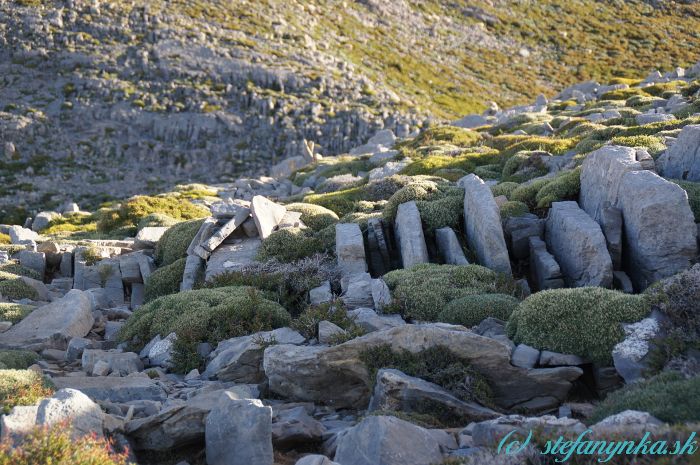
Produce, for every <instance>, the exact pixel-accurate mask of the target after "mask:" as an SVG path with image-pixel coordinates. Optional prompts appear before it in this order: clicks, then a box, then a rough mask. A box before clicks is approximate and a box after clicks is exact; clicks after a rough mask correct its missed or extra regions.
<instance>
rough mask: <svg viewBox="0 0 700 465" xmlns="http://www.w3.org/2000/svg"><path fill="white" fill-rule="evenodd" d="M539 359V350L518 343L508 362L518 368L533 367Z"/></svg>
mask: <svg viewBox="0 0 700 465" xmlns="http://www.w3.org/2000/svg"><path fill="white" fill-rule="evenodd" d="M539 359H540V351H539V350H537V349H535V348H534V347H530V346H528V345H525V344H519V345H518V346H517V347H516V348H515V350H514V351H513V354H512V356H511V360H510V363H512V364H513V365H515V366H516V367H520V368H534V367H535V365H537V361H538V360H539Z"/></svg>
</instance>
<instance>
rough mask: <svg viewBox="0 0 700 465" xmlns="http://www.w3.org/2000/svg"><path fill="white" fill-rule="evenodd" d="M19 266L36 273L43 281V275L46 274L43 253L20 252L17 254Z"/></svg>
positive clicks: (44, 255)
mask: <svg viewBox="0 0 700 465" xmlns="http://www.w3.org/2000/svg"><path fill="white" fill-rule="evenodd" d="M19 264H20V265H22V266H23V267H25V268H29V269H30V270H34V271H36V272H37V273H39V276H41V277H42V279H43V277H44V273H45V272H46V254H44V253H43V252H33V251H31V250H22V251H20V253H19Z"/></svg>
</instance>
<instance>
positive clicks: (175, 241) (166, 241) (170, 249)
mask: <svg viewBox="0 0 700 465" xmlns="http://www.w3.org/2000/svg"><path fill="white" fill-rule="evenodd" d="M203 222H204V220H192V221H185V222H182V223H178V224H176V225H174V226H172V227H170V228H169V229H168V230H167V231H165V234H163V236H162V237H161V238H160V240H159V241H158V243H157V244H156V250H155V259H156V263H157V264H158V266H163V265H170V264H171V263H173V262H174V261H175V260H178V259H180V258H183V257H185V256H186V255H187V248H188V247H189V246H190V243H191V242H192V239H194V236H195V235H196V234H197V231H199V228H200V227H201V226H202V223H203Z"/></svg>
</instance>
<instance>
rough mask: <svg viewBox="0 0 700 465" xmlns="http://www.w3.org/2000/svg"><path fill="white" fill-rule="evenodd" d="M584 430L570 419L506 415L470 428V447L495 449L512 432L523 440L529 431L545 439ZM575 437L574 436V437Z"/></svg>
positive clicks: (580, 424) (568, 435) (567, 435)
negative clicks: (545, 437)
mask: <svg viewBox="0 0 700 465" xmlns="http://www.w3.org/2000/svg"><path fill="white" fill-rule="evenodd" d="M585 430H586V426H585V425H584V424H583V423H581V422H580V421H578V420H574V419H572V418H557V417H555V416H552V415H544V416H541V417H524V416H521V415H507V416H502V417H500V418H496V419H493V420H485V421H481V422H479V423H475V424H474V425H472V427H471V438H472V445H473V446H475V447H496V446H498V444H499V443H500V442H501V439H502V438H503V437H504V436H505V435H507V434H509V433H512V432H513V431H515V432H516V434H514V435H513V436H514V439H515V437H517V438H520V439H522V438H525V437H527V435H528V434H529V433H530V431H533V432H534V431H537V432H538V433H539V434H546V435H547V437H550V435H551V436H552V437H557V436H560V435H564V436H566V437H571V435H578V434H580V433H582V432H584V431H585ZM574 437H576V436H574Z"/></svg>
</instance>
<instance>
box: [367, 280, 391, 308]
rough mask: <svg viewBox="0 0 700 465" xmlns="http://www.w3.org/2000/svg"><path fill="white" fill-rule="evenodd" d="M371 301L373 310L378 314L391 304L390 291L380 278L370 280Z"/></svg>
mask: <svg viewBox="0 0 700 465" xmlns="http://www.w3.org/2000/svg"><path fill="white" fill-rule="evenodd" d="M372 300H373V301H374V308H376V309H377V311H379V312H381V311H382V309H383V308H384V307H386V306H387V305H390V304H391V302H392V298H391V290H390V289H389V286H387V284H386V282H384V280H383V279H381V278H379V279H373V280H372Z"/></svg>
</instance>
